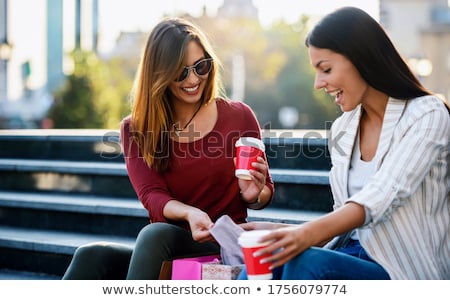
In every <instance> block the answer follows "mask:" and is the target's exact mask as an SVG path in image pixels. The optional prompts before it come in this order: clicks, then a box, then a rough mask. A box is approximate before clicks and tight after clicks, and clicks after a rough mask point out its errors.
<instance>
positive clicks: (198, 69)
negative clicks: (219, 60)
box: [175, 58, 213, 82]
mask: <svg viewBox="0 0 450 300" xmlns="http://www.w3.org/2000/svg"><path fill="white" fill-rule="evenodd" d="M212 61H213V59H212V58H205V59H202V60H200V61H198V62H197V63H196V64H195V65H193V66H191V67H184V69H183V72H181V74H180V76H178V78H177V79H175V81H176V82H182V81H184V80H186V78H188V76H189V71H190V70H194V73H195V75H197V76H199V77H200V76H205V75H208V73H209V72H210V71H211V68H212Z"/></svg>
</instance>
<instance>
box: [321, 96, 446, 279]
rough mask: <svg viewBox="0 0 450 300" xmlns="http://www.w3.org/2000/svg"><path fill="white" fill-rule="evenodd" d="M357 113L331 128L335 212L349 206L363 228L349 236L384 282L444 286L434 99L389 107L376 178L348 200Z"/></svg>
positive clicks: (441, 162)
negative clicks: (361, 215) (361, 217)
mask: <svg viewBox="0 0 450 300" xmlns="http://www.w3.org/2000/svg"><path fill="white" fill-rule="evenodd" d="M360 116H361V106H359V107H358V108H356V109H355V110H353V111H351V112H346V113H344V114H343V115H342V116H341V117H339V118H338V119H337V120H336V121H335V122H334V124H333V126H332V128H331V133H330V134H331V135H330V137H329V141H330V144H329V149H330V153H331V160H332V168H331V171H330V184H331V188H332V191H333V197H334V202H335V204H334V205H335V208H337V207H340V206H342V205H344V203H346V202H348V201H353V202H357V203H359V204H361V205H363V206H364V207H365V208H366V212H369V213H370V222H369V223H368V224H366V225H365V226H363V227H361V228H359V229H357V231H358V235H359V239H360V242H361V244H362V245H363V247H364V249H365V250H366V251H367V252H368V253H369V255H370V256H371V257H372V258H373V259H374V260H376V261H377V262H378V263H379V264H380V265H381V266H383V267H384V268H385V270H386V271H387V272H388V273H389V275H390V277H391V278H392V279H450V174H449V173H450V172H449V170H450V162H449V160H450V152H449V148H450V142H449V136H450V116H449V113H448V111H447V110H446V109H445V107H444V105H443V103H442V100H440V99H439V98H437V97H434V96H424V97H419V98H416V99H413V100H409V101H403V100H396V99H389V102H388V105H387V107H386V112H385V115H384V123H383V127H382V131H381V135H380V140H379V143H378V148H377V152H376V157H375V158H376V161H377V167H376V173H375V174H374V176H373V177H372V178H371V180H370V181H369V182H368V183H367V184H366V185H365V186H364V187H363V188H362V189H361V191H359V192H358V193H356V194H355V195H353V196H352V197H349V195H348V190H347V184H348V171H349V164H350V159H351V155H352V149H353V145H354V143H355V137H356V134H357V132H358V127H359V121H360Z"/></svg>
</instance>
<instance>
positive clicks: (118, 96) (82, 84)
mask: <svg viewBox="0 0 450 300" xmlns="http://www.w3.org/2000/svg"><path fill="white" fill-rule="evenodd" d="M71 55H72V58H73V60H74V71H73V73H72V74H71V75H69V76H68V77H67V79H66V82H65V84H64V85H63V87H62V88H61V89H60V90H59V91H57V92H56V93H55V95H54V98H55V102H54V105H53V106H52V107H51V109H50V110H49V113H48V117H49V118H50V119H52V120H53V123H54V127H55V128H108V129H117V128H118V127H119V124H120V120H121V119H122V118H123V117H124V116H125V115H127V114H128V113H129V111H130V107H129V103H128V95H129V92H130V89H131V86H132V78H133V72H134V68H135V65H136V64H137V62H135V61H128V60H126V59H111V60H105V61H103V60H100V59H99V57H98V56H97V55H96V54H95V53H93V52H86V51H81V50H75V51H74V52H73V53H72V54H71ZM131 70H133V71H131Z"/></svg>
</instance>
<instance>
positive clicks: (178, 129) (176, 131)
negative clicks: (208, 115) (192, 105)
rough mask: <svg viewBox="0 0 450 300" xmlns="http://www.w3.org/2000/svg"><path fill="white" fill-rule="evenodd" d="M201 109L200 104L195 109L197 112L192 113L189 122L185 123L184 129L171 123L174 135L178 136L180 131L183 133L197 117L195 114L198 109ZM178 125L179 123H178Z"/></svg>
mask: <svg viewBox="0 0 450 300" xmlns="http://www.w3.org/2000/svg"><path fill="white" fill-rule="evenodd" d="M201 108H202V105H201V104H200V105H199V106H198V108H197V110H196V111H195V112H194V114H193V115H192V117H191V118H190V119H189V121H188V122H187V123H186V125H184V127H178V126H177V123H173V131H174V132H175V134H176V135H177V136H180V133H181V132H182V131H184V130H185V129H186V128H187V127H188V126H189V124H191V122H192V120H193V119H194V118H195V116H196V115H197V113H198V112H199V111H200V109H201ZM178 123H179V122H178Z"/></svg>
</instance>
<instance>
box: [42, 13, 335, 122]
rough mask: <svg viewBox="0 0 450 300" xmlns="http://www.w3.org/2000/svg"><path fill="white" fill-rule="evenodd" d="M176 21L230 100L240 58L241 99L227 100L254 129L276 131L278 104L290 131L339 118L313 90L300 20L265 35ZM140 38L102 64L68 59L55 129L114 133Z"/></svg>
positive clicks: (88, 57)
mask: <svg viewBox="0 0 450 300" xmlns="http://www.w3.org/2000/svg"><path fill="white" fill-rule="evenodd" d="M181 17H184V18H187V19H190V20H191V21H192V22H194V23H196V24H198V25H199V26H200V27H201V28H202V29H203V30H205V31H206V34H207V36H208V37H209V39H210V40H211V42H212V44H213V47H214V49H215V50H216V51H217V54H218V56H219V58H220V59H221V61H222V65H223V70H222V75H223V79H224V84H225V90H226V93H227V95H228V96H230V95H231V94H232V71H233V58H234V57H235V56H236V55H241V56H243V58H244V62H245V91H244V97H243V98H244V99H232V100H240V101H244V102H245V103H247V104H249V105H250V106H251V107H252V108H253V110H254V111H255V113H256V115H257V117H258V120H259V121H260V124H261V126H262V127H265V128H268V127H270V128H273V129H279V128H282V124H281V123H280V120H279V117H278V112H279V111H280V109H281V108H282V107H286V106H287V107H293V108H295V109H297V111H298V113H299V118H298V122H297V123H296V124H295V125H294V126H293V127H292V128H295V129H325V123H326V122H327V121H332V120H334V119H335V118H336V117H337V116H338V115H339V114H340V110H339V108H338V107H337V106H336V105H335V104H334V101H332V100H331V99H330V97H329V96H328V95H326V94H325V93H323V92H322V91H315V90H314V70H313V68H312V66H311V65H310V63H309V57H308V53H307V48H306V47H305V46H304V39H305V36H306V34H307V32H308V18H307V17H301V18H300V19H299V20H298V21H297V22H296V23H294V24H288V23H285V22H284V21H279V22H278V23H276V24H273V25H272V26H271V27H270V28H268V29H265V28H263V27H262V26H261V25H260V24H259V22H257V21H256V20H252V19H244V18H233V19H223V18H217V17H209V16H207V15H203V16H201V17H199V18H193V17H190V16H189V15H183V16H181ZM147 36H148V33H142V34H141V38H138V39H136V46H135V47H132V48H133V49H126V50H127V51H129V52H126V54H124V53H123V52H122V54H121V55H114V56H112V58H109V59H99V58H98V57H97V56H96V55H95V54H94V53H90V52H82V51H80V50H78V51H75V52H74V53H72V56H73V58H74V62H75V70H74V73H73V74H72V75H70V76H68V78H67V83H66V85H65V86H64V87H63V88H62V89H61V90H60V91H59V92H58V93H57V94H55V104H54V106H53V107H52V109H51V111H50V115H49V117H50V118H51V119H53V121H54V124H55V127H56V128H110V129H116V128H118V126H119V122H120V120H121V119H122V118H123V117H124V116H126V115H127V114H128V113H129V112H130V105H129V101H128V96H129V93H130V90H131V87H132V82H133V80H134V74H135V72H136V69H137V66H138V63H139V59H140V57H139V56H140V55H139V53H138V51H137V50H136V49H142V48H143V47H144V43H145V41H146V38H147ZM122 46H123V45H122ZM122 48H123V47H122ZM125 48H126V47H125ZM122 51H123V49H122Z"/></svg>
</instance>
